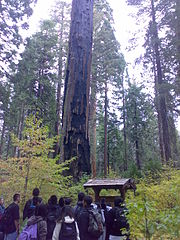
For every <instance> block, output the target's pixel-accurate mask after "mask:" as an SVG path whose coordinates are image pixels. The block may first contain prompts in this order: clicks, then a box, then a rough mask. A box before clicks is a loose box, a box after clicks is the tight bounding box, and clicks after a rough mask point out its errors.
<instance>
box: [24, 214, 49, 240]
mask: <svg viewBox="0 0 180 240" xmlns="http://www.w3.org/2000/svg"><path fill="white" fill-rule="evenodd" d="M36 223H37V229H38V230H37V231H38V232H37V235H38V240H46V235H47V223H46V221H45V220H44V219H43V218H42V217H41V216H32V217H30V218H29V219H28V222H27V225H28V226H30V225H34V224H36Z"/></svg>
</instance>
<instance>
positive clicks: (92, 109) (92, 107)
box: [89, 76, 96, 178]
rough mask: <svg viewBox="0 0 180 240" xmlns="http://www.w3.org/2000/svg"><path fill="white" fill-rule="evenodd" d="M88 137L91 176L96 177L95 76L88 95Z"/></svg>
mask: <svg viewBox="0 0 180 240" xmlns="http://www.w3.org/2000/svg"><path fill="white" fill-rule="evenodd" d="M89 120H90V121H89V122H90V123H89V137H90V161H91V171H92V176H93V178H95V177H96V78H95V76H92V79H91V97H90V117H89Z"/></svg>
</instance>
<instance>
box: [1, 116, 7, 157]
mask: <svg viewBox="0 0 180 240" xmlns="http://www.w3.org/2000/svg"><path fill="white" fill-rule="evenodd" d="M3 118H5V115H4V116H3ZM5 128H6V123H5V119H4V121H3V126H2V132H1V143H0V158H2V154H3V145H4V134H5Z"/></svg>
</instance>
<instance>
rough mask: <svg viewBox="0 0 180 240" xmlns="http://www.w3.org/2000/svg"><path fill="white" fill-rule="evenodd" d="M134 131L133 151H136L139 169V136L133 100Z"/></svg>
mask: <svg viewBox="0 0 180 240" xmlns="http://www.w3.org/2000/svg"><path fill="white" fill-rule="evenodd" d="M134 131H135V153H136V165H137V168H138V169H139V170H140V169H141V163H140V156H139V137H138V126H137V104H136V100H135V104H134Z"/></svg>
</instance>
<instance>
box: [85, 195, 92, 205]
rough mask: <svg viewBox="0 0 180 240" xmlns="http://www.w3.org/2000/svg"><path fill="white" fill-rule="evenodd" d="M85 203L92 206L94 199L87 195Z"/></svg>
mask: <svg viewBox="0 0 180 240" xmlns="http://www.w3.org/2000/svg"><path fill="white" fill-rule="evenodd" d="M84 202H85V203H86V204H87V206H90V205H91V203H92V202H93V199H92V197H91V196H88V195H87V196H85V197H84Z"/></svg>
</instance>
